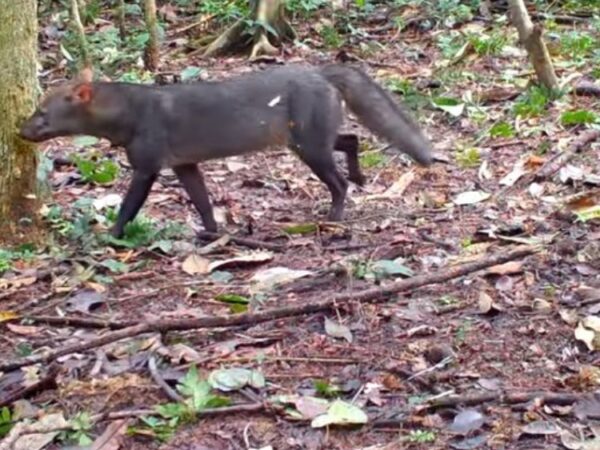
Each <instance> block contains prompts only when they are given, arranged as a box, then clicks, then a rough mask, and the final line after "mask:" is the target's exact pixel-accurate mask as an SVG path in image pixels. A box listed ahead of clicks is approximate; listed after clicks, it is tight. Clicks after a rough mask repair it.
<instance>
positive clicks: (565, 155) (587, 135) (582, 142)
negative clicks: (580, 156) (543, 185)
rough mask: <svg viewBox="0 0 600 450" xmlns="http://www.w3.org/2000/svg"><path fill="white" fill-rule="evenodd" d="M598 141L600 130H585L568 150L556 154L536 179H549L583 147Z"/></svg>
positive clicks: (538, 172)
mask: <svg viewBox="0 0 600 450" xmlns="http://www.w3.org/2000/svg"><path fill="white" fill-rule="evenodd" d="M597 139H600V130H586V131H584V132H583V133H581V134H580V135H579V136H578V137H577V138H575V139H573V142H571V145H569V148H568V149H567V150H565V151H564V152H562V153H558V154H557V155H556V156H554V157H553V158H551V159H549V160H548V161H546V163H545V164H544V165H543V166H542V167H541V168H540V169H539V170H538V171H537V172H536V174H535V178H536V179H538V180H539V179H544V178H549V177H551V176H552V175H554V174H555V173H556V172H558V171H559V170H560V168H561V167H562V166H564V165H565V164H567V163H568V162H569V161H570V160H571V158H573V156H575V155H576V154H577V153H579V152H580V151H581V150H583V148H584V147H585V146H587V145H588V144H590V143H591V142H594V141H595V140H597Z"/></svg>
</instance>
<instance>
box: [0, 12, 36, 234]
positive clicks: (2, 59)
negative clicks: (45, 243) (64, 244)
mask: <svg viewBox="0 0 600 450" xmlns="http://www.w3.org/2000/svg"><path fill="white" fill-rule="evenodd" d="M0 67H1V68H2V69H1V72H2V76H1V77H0V161H1V162H2V163H1V164H0V241H4V242H19V241H24V240H33V239H34V235H35V234H37V233H36V231H37V225H38V218H37V216H36V212H37V209H38V199H37V180H36V171H37V158H36V153H35V147H34V146H33V145H32V144H29V143H27V142H25V141H23V140H22V139H20V138H19V137H18V136H17V130H18V126H19V125H20V123H21V121H22V120H23V119H25V118H26V117H27V116H28V115H29V114H31V113H32V112H33V110H34V108H35V103H36V98H37V89H38V81H37V0H23V1H19V2H17V1H5V2H2V7H0Z"/></svg>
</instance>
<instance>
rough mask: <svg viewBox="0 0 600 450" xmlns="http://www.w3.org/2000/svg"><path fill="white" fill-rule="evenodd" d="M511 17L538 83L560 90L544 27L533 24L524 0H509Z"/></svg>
mask: <svg viewBox="0 0 600 450" xmlns="http://www.w3.org/2000/svg"><path fill="white" fill-rule="evenodd" d="M508 4H509V8H510V17H511V21H512V23H513V25H514V26H515V28H516V29H517V31H518V32H519V39H520V41H521V43H522V44H523V46H524V47H525V49H526V50H527V54H528V55H529V60H530V61H531V64H532V65H533V68H534V70H535V73H536V75H537V78H538V81H539V82H540V83H541V84H542V85H544V86H546V87H547V88H550V89H558V79H557V78H556V74H555V73H554V67H553V66H552V60H551V59H550V53H548V49H547V48H546V44H545V43H544V40H543V39H542V32H543V30H542V27H541V25H540V24H536V25H534V24H533V23H532V22H531V18H530V17H529V13H528V12H527V8H526V7H525V3H524V2H523V0H509V1H508Z"/></svg>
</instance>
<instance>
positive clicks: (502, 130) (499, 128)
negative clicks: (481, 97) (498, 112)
mask: <svg viewBox="0 0 600 450" xmlns="http://www.w3.org/2000/svg"><path fill="white" fill-rule="evenodd" d="M514 135H515V131H514V129H513V127H512V125H511V124H509V123H508V122H498V123H496V124H494V126H492V128H490V136H491V137H492V138H498V137H503V138H509V137H513V136H514Z"/></svg>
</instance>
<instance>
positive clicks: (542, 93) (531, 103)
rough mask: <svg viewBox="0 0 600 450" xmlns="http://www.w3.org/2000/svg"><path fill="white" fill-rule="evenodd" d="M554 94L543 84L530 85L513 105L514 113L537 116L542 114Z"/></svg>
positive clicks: (554, 96) (522, 115)
mask: <svg viewBox="0 0 600 450" xmlns="http://www.w3.org/2000/svg"><path fill="white" fill-rule="evenodd" d="M554 98H556V94H555V93H553V92H552V91H550V90H549V89H548V88H546V87H543V86H531V87H530V88H529V89H528V90H527V91H526V92H524V93H523V94H521V96H520V97H519V99H518V100H517V102H516V103H515V105H514V113H515V114H516V115H517V116H521V117H537V116H541V115H542V114H544V112H545V110H546V107H547V106H548V104H549V103H550V102H551V100H553V99H554Z"/></svg>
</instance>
